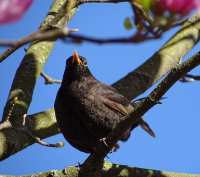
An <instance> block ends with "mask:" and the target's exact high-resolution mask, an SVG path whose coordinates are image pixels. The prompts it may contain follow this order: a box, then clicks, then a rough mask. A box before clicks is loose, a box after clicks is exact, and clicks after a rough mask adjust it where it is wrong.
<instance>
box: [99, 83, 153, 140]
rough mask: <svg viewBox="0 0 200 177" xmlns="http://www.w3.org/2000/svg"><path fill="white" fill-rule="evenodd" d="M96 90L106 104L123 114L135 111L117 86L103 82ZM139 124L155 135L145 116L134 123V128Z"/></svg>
mask: <svg viewBox="0 0 200 177" xmlns="http://www.w3.org/2000/svg"><path fill="white" fill-rule="evenodd" d="M96 92H97V95H99V96H100V97H101V100H102V101H103V103H104V105H106V106H107V107H109V108H110V109H112V110H113V111H117V112H118V113H120V114H122V116H126V115H128V114H129V113H130V112H131V111H133V107H132V105H131V104H130V102H129V100H128V99H127V98H126V97H124V96H123V95H121V94H119V93H118V92H117V90H116V89H115V88H113V87H111V86H108V85H105V84H103V85H101V86H100V87H98V89H97V90H96ZM138 125H140V127H141V128H142V129H143V130H144V131H146V132H147V133H148V134H149V135H151V136H152V137H155V133H154V131H153V130H152V129H151V127H150V126H149V125H148V123H147V122H145V121H144V120H143V118H141V119H140V121H139V123H138V124H137V125H134V126H133V127H132V129H134V128H135V127H137V126H138Z"/></svg>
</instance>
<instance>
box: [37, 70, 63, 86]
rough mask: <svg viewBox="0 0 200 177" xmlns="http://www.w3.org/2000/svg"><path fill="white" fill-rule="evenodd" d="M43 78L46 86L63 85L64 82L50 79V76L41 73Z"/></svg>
mask: <svg viewBox="0 0 200 177" xmlns="http://www.w3.org/2000/svg"><path fill="white" fill-rule="evenodd" d="M40 75H41V76H42V77H43V78H44V83H45V84H47V85H48V84H61V83H62V80H58V79H53V78H52V77H50V76H49V75H47V74H46V73H44V72H41V74H40Z"/></svg>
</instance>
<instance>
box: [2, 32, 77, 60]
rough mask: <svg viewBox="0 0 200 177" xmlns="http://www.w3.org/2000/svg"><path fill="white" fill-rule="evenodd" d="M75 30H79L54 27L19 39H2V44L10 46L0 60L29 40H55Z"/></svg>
mask: <svg viewBox="0 0 200 177" xmlns="http://www.w3.org/2000/svg"><path fill="white" fill-rule="evenodd" d="M74 31H77V30H76V29H75V30H73V29H72V30H69V29H67V28H63V29H54V30H49V31H37V32H34V33H32V34H30V35H28V36H25V37H23V38H21V39H19V40H17V41H11V40H0V46H5V47H6V46H9V47H10V48H8V49H7V50H5V51H4V52H3V53H2V54H1V55H0V62H2V61H4V60H5V59H6V58H7V57H8V56H9V55H11V54H12V53H13V52H15V51H16V50H17V49H18V48H20V47H21V46H23V45H25V44H28V43H29V42H33V41H41V40H54V39H57V38H63V37H66V36H67V35H68V34H69V33H70V32H74Z"/></svg>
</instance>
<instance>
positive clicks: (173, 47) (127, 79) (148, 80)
mask: <svg viewBox="0 0 200 177" xmlns="http://www.w3.org/2000/svg"><path fill="white" fill-rule="evenodd" d="M199 37H200V15H199V14H197V15H195V16H193V17H191V18H190V19H188V20H187V21H186V22H185V23H184V24H183V26H182V28H181V29H180V30H179V31H178V32H177V33H176V34H175V35H174V36H173V37H172V38H171V39H170V40H169V41H168V42H167V43H166V44H164V46H163V47H162V48H161V49H159V51H157V52H156V53H155V54H153V55H152V56H151V57H150V58H149V59H147V60H146V61H145V62H144V63H143V64H141V65H140V66H139V67H138V68H136V69H135V70H133V71H131V72H130V73H128V74H127V75H126V76H124V77H123V78H121V79H120V80H118V81H117V82H116V83H114V84H113V86H114V87H115V88H117V89H118V90H119V92H120V93H121V94H123V95H126V97H127V98H128V99H130V100H131V99H133V98H135V97H137V96H138V95H140V94H142V93H143V92H145V91H146V90H147V89H148V88H149V87H151V86H152V85H153V84H154V83H156V82H157V81H158V80H159V79H160V78H162V77H163V76H164V75H165V74H166V73H168V72H169V71H170V69H171V68H173V67H174V66H175V65H176V64H177V63H179V61H180V58H181V57H182V56H184V55H185V54H186V53H187V52H188V51H190V50H191V49H192V48H193V46H194V45H195V44H196V43H197V42H198V41H199Z"/></svg>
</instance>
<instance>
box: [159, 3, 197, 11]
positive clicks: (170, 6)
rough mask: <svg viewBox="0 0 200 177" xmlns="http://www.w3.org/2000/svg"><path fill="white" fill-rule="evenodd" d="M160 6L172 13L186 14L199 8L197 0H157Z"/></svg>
mask: <svg viewBox="0 0 200 177" xmlns="http://www.w3.org/2000/svg"><path fill="white" fill-rule="evenodd" d="M158 3H159V4H160V7H161V8H163V9H164V10H168V11H170V12H172V13H179V14H187V13H189V12H191V11H192V10H193V9H195V8H199V5H200V2H199V0H159V2H158Z"/></svg>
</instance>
